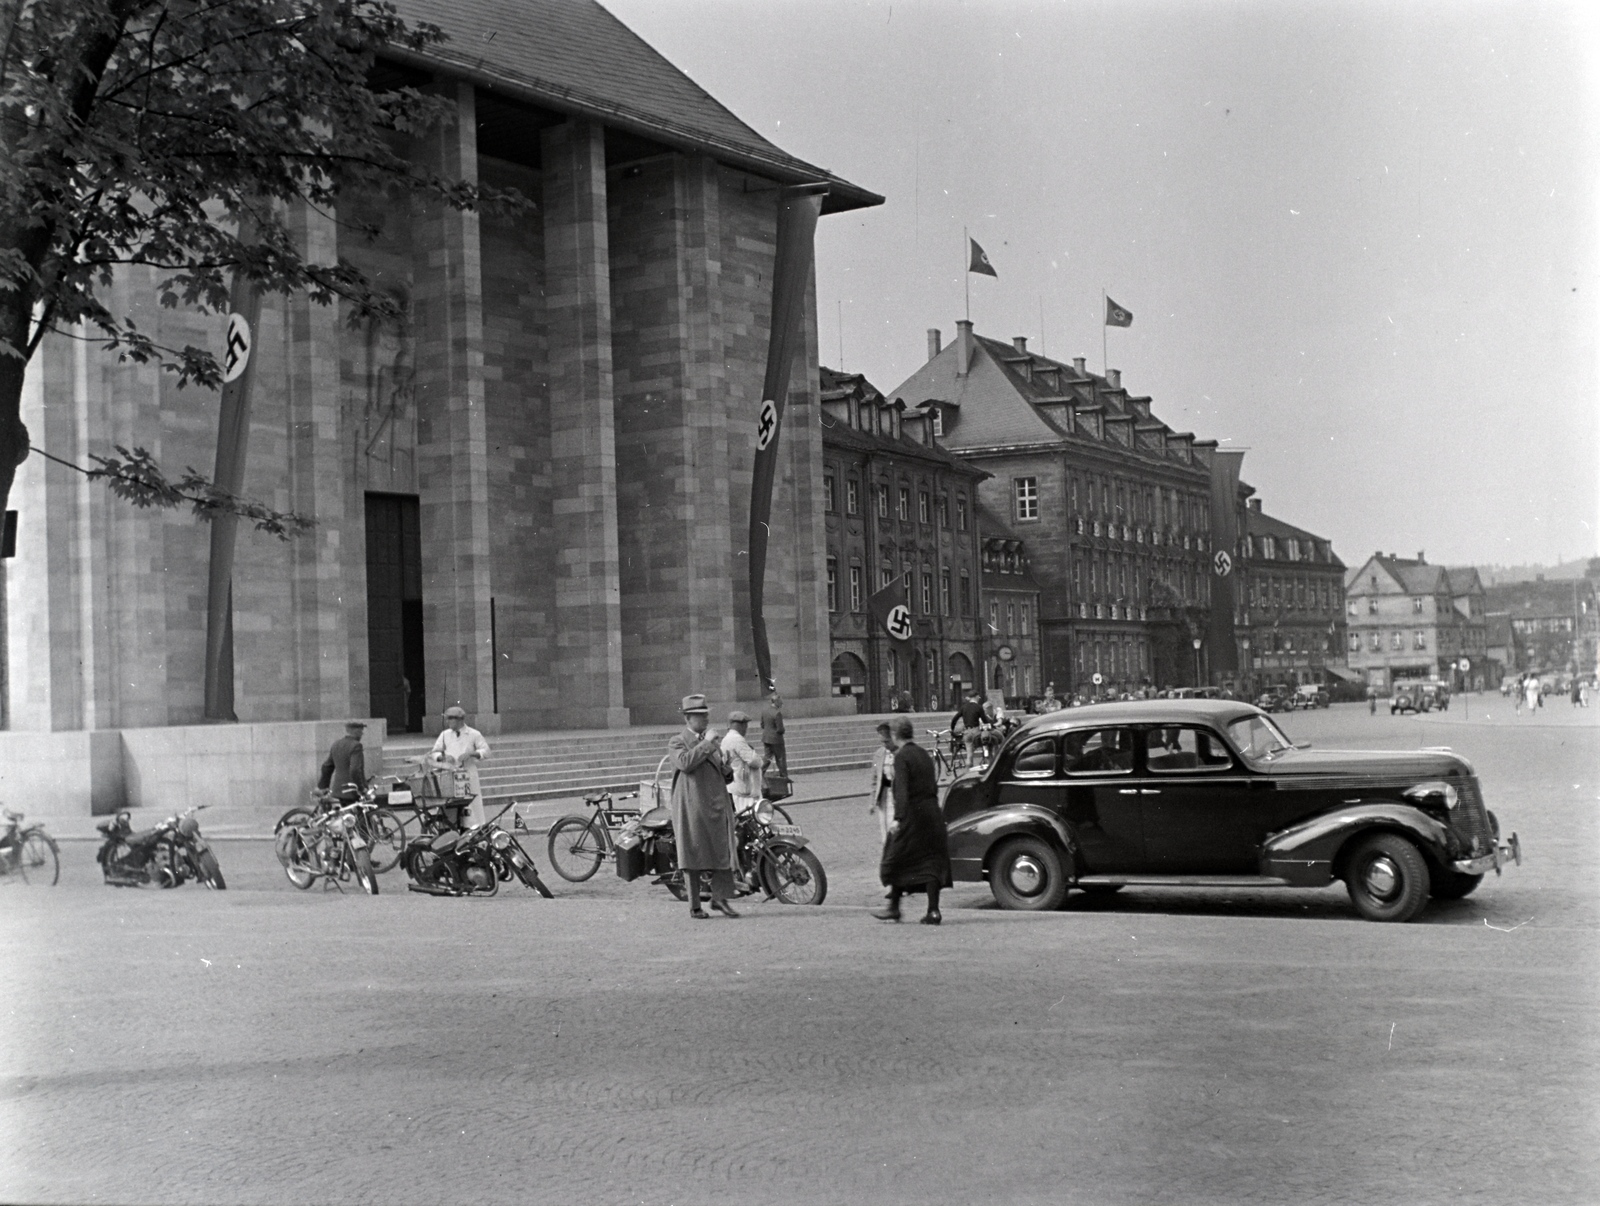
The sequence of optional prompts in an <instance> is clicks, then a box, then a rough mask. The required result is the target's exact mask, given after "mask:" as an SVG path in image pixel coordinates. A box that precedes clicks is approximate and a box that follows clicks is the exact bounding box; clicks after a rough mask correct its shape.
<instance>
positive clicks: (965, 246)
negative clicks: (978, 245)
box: [961, 226, 972, 322]
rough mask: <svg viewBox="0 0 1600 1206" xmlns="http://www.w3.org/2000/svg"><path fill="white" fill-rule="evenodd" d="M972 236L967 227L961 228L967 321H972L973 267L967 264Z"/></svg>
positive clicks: (963, 283) (962, 278) (962, 275)
mask: <svg viewBox="0 0 1600 1206" xmlns="http://www.w3.org/2000/svg"><path fill="white" fill-rule="evenodd" d="M971 245H972V236H971V235H969V234H968V233H967V228H966V227H965V226H963V227H962V228H961V269H962V270H961V284H962V287H963V288H965V290H966V293H967V321H968V322H971V321H972V269H971V268H970V267H969V266H968V264H967V257H968V256H970V255H971V254H972V251H971Z"/></svg>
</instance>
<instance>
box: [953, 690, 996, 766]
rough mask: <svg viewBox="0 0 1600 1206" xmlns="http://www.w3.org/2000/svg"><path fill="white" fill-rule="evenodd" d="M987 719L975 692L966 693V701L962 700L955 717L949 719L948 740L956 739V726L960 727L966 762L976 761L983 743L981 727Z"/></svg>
mask: <svg viewBox="0 0 1600 1206" xmlns="http://www.w3.org/2000/svg"><path fill="white" fill-rule="evenodd" d="M986 720H987V717H986V716H985V715H984V711H983V704H981V703H980V702H978V694H977V692H976V691H968V692H967V697H966V699H964V700H962V702H961V704H960V706H958V707H957V708H956V711H955V715H954V716H952V717H950V740H951V741H954V740H955V739H956V725H957V724H958V723H959V724H960V725H961V726H962V740H963V742H964V743H965V744H966V747H967V761H968V762H969V763H971V762H975V761H976V760H977V757H976V756H977V753H978V747H979V745H980V744H981V743H982V741H983V726H984V722H985V721H986Z"/></svg>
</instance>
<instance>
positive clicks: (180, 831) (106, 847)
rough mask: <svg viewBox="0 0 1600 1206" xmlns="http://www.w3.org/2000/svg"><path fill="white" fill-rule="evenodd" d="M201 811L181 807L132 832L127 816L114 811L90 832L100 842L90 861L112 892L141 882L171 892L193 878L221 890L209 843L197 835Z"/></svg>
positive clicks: (220, 871) (218, 874) (130, 817)
mask: <svg viewBox="0 0 1600 1206" xmlns="http://www.w3.org/2000/svg"><path fill="white" fill-rule="evenodd" d="M206 807H208V805H205V804H197V805H195V807H193V808H186V809H184V811H182V812H180V813H178V814H176V815H174V816H170V817H168V818H166V820H164V821H162V822H161V823H160V824H159V825H156V826H154V827H152V828H150V829H141V830H140V831H139V832H137V833H135V832H134V830H133V817H132V815H131V814H129V813H126V812H119V813H118V814H117V815H116V816H115V817H113V818H112V819H111V820H109V821H101V822H100V824H98V825H96V826H95V828H96V829H98V830H99V831H100V832H101V833H102V834H103V835H104V836H105V841H104V842H102V843H101V845H100V851H99V853H98V854H96V855H95V858H96V861H98V862H99V864H100V870H101V873H102V874H103V875H104V876H105V881H106V883H108V884H110V885H111V886H112V887H115V888H132V887H137V886H139V885H140V884H156V885H158V886H160V887H163V888H176V887H178V886H179V885H180V884H184V883H187V882H188V881H189V880H191V879H193V880H198V881H199V882H200V883H203V884H205V885H206V887H208V888H214V889H216V890H217V891H219V892H220V891H222V890H223V889H224V888H226V887H227V886H228V885H227V883H225V882H224V881H223V878H222V868H221V867H220V866H218V865H217V856H216V855H215V854H213V853H212V852H211V844H210V843H209V842H207V841H206V840H205V838H203V837H201V836H200V821H199V819H198V818H197V817H196V816H195V815H194V814H195V813H197V812H199V811H200V809H202V808H206Z"/></svg>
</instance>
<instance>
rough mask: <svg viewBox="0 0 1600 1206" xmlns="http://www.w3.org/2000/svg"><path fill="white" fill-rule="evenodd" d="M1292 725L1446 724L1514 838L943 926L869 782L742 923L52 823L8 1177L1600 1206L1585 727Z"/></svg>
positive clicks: (971, 905) (306, 1194) (15, 1034)
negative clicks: (814, 866) (446, 889)
mask: <svg viewBox="0 0 1600 1206" xmlns="http://www.w3.org/2000/svg"><path fill="white" fill-rule="evenodd" d="M1453 713H1454V708H1453V709H1452V713H1451V714H1447V716H1448V715H1453ZM1285 723H1286V725H1287V727H1289V729H1290V731H1291V732H1292V733H1293V735H1295V736H1296V737H1307V738H1310V739H1312V740H1313V741H1315V742H1316V743H1317V744H1318V745H1325V746H1369V747H1370V746H1413V747H1414V746H1417V745H1451V746H1454V747H1455V748H1456V749H1457V750H1458V751H1460V752H1462V753H1465V754H1467V755H1468V756H1469V757H1471V758H1472V759H1473V760H1474V762H1475V764H1476V765H1477V767H1478V770H1479V772H1480V774H1481V776H1482V778H1483V780H1484V784H1485V790H1486V794H1487V795H1488V798H1489V800H1490V803H1491V807H1494V808H1495V809H1496V810H1497V811H1498V812H1499V814H1500V816H1501V818H1502V821H1503V822H1504V824H1505V825H1506V826H1507V827H1508V828H1515V829H1517V830H1518V831H1519V832H1520V834H1521V836H1522V839H1523V841H1524V844H1525V850H1526V859H1525V863H1524V866H1523V867H1521V868H1513V869H1511V870H1509V871H1508V872H1507V873H1506V875H1505V876H1504V877H1503V878H1502V879H1500V880H1494V879H1491V880H1489V881H1488V882H1486V883H1485V884H1484V886H1483V888H1481V889H1480V891H1479V893H1478V894H1477V895H1475V896H1473V897H1471V898H1469V899H1467V900H1465V901H1461V902H1457V903H1454V904H1451V905H1447V906H1442V907H1433V908H1431V909H1430V910H1429V911H1428V912H1426V913H1425V914H1424V915H1423V918H1422V919H1421V920H1420V921H1419V922H1416V923H1414V924H1410V925H1404V926H1385V925H1374V924H1371V923H1367V922H1362V921H1359V920H1357V919H1356V918H1355V916H1354V914H1353V912H1352V911H1351V909H1350V908H1349V905H1348V902H1347V900H1346V898H1345V896H1344V894H1343V892H1342V891H1340V890H1337V889H1331V888H1330V889H1327V890H1324V891H1318V892H1310V893H1293V892H1282V891H1279V892H1273V891H1260V892H1226V893H1212V894H1205V893H1199V892H1191V891H1185V890H1176V889H1164V890H1142V891H1132V890H1130V891H1127V892H1124V893H1122V894H1121V895H1119V896H1118V897H1116V898H1114V899H1110V900H1099V901H1093V902H1091V901H1087V900H1084V899H1082V898H1080V897H1077V896H1074V897H1071V898H1069V903H1068V906H1067V907H1066V908H1065V909H1063V910H1062V911H1061V912H1059V913H1054V914H1049V915H1024V914H1009V913H1002V912H1000V911H999V910H997V909H996V908H994V907H993V903H992V900H991V899H990V897H989V895H988V892H987V889H986V888H983V887H981V886H970V885H968V886H963V887H960V888H958V889H957V890H956V891H955V892H953V893H950V894H949V897H948V905H947V908H946V913H945V916H946V923H945V925H944V926H943V927H941V928H939V929H933V928H929V927H923V926H917V925H901V926H891V925H884V924H882V923H878V922H874V921H872V920H871V919H870V918H869V917H868V916H867V913H866V910H867V909H868V908H869V907H871V906H872V905H873V904H875V903H876V901H877V899H878V891H879V890H878V889H877V887H876V884H875V878H874V859H873V854H872V851H871V844H872V835H873V833H874V830H873V828H872V825H871V822H870V821H869V820H868V818H867V816H866V815H865V810H864V806H863V804H862V803H861V802H860V801H843V802H834V803H819V804H811V805H800V806H798V807H797V810H796V812H797V819H798V820H800V821H801V822H802V823H803V824H804V825H805V826H806V828H807V830H808V832H811V833H813V834H814V837H815V846H816V849H817V851H818V853H819V854H820V856H821V857H822V859H823V861H824V863H825V864H826V866H827V868H828V872H829V877H830V881H831V882H830V890H829V894H828V902H827V904H825V905H824V906H822V907H821V908H806V909H802V908H795V907H786V906H780V905H753V906H751V907H749V908H748V909H747V910H746V916H745V918H744V919H742V920H739V921H736V922H735V921H728V920H723V919H717V920H714V921H710V922H693V921H691V920H690V919H689V918H688V917H687V916H686V913H685V910H684V907H683V906H682V905H679V904H677V903H676V902H673V901H672V900H671V899H670V898H669V897H667V896H666V894H665V893H664V892H663V891H662V890H661V889H659V888H652V887H649V886H648V885H646V884H645V883H643V882H639V883H634V884H623V883H621V882H620V881H618V880H617V879H616V878H615V877H614V876H613V875H611V874H610V872H609V871H608V870H604V869H603V870H602V871H601V873H600V874H599V875H597V876H596V877H595V879H594V880H592V881H590V882H589V883H587V884H583V885H571V884H564V883H562V882H561V881H558V880H554V879H553V877H552V882H553V883H554V884H555V886H556V890H557V891H558V893H559V898H558V899H556V900H553V901H545V900H541V899H539V898H537V897H536V896H534V895H533V894H532V893H529V892H527V891H526V890H524V889H522V888H520V887H518V888H515V889H511V888H507V889H504V890H502V892H501V894H500V895H499V896H497V897H495V898H493V899H489V900H474V899H469V900H439V899H433V898H428V897H422V896H417V895H414V894H408V893H405V892H404V891H402V890H401V888H402V883H401V881H400V880H399V879H398V878H397V875H398V873H391V874H389V875H387V876H385V877H383V880H382V884H383V890H384V895H381V896H379V897H377V898H368V897H363V896H359V895H339V894H338V893H328V892H322V891H312V892H308V893H299V892H296V891H294V890H292V889H291V888H290V887H289V886H288V884H287V883H286V882H285V881H284V879H283V878H282V875H281V872H280V871H279V870H278V868H277V865H276V863H275V861H274V860H273V858H272V854H271V848H270V845H269V844H267V843H264V842H230V843H223V844H222V845H221V847H220V850H221V856H222V860H223V867H224V870H225V871H226V873H227V874H228V876H229V881H230V890H229V891H228V892H227V893H226V894H222V895H218V894H215V893H209V892H206V891H204V890H203V889H199V888H195V887H192V886H191V887H186V888H184V889H181V890H178V891H174V892H157V891H154V890H149V889H145V890H113V889H109V888H105V887H103V886H100V885H99V884H98V883H97V882H96V878H95V874H94V872H95V870H96V869H95V868H94V866H93V862H92V851H93V847H92V846H89V845H87V844H83V843H74V844H69V845H67V846H66V847H64V858H65V860H66V867H65V870H64V875H63V883H62V885H61V886H60V887H59V888H56V889H54V890H48V891H47V890H43V889H26V890H19V889H16V888H12V887H7V888H3V889H0V902H3V903H0V908H3V909H4V910H5V914H6V916H7V918H8V921H9V924H8V925H7V927H6V932H5V937H4V939H3V945H0V960H3V962H0V966H3V967H4V968H5V974H4V976H3V977H0V1017H3V1019H4V1035H5V1037H4V1041H3V1042H0V1142H4V1144H5V1146H4V1151H5V1156H4V1158H0V1200H4V1201H8V1202H13V1201H57V1202H160V1203H167V1202H199V1203H232V1202H263V1203H291V1202H313V1201H314V1202H365V1201H374V1202H415V1201H430V1202H474V1203H476V1202H501V1201H505V1202H554V1203H573V1202H598V1203H612V1202H615V1203H674V1202H676V1203H694V1202H729V1201H738V1202H744V1203H761V1202H772V1201H780V1200H785V1201H799V1202H841V1201H871V1202H874V1203H877V1202H916V1203H928V1202H974V1201H994V1202H1055V1203H1060V1202H1068V1203H1080V1202H1081V1203H1124V1202H1127V1203H1135V1202H1137V1203H1175V1204H1176V1203H1219V1204H1220V1203H1247V1202H1260V1203H1287V1202H1294V1203H1317V1202H1329V1203H1368V1202H1371V1203H1384V1204H1386V1206H1387V1204H1388V1203H1393V1202H1397V1201H1398V1202H1408V1203H1428V1202H1451V1203H1463V1202H1469V1203H1470V1202H1483V1203H1497V1204H1498V1203H1508V1202H1527V1203H1541V1204H1543V1203H1568V1202H1570V1203H1588V1202H1593V1201H1595V1200H1597V1199H1600V1184H1597V1180H1596V1175H1597V1167H1596V1163H1597V1161H1596V1156H1595V1153H1596V1151H1597V1150H1600V1145H1597V1143H1596V1140H1597V1138H1600V1136H1597V1135H1596V1129H1597V1128H1596V1110H1595V1103H1596V1089H1597V1087H1600V1085H1597V1075H1596V1069H1597V1059H1596V1054H1597V1041H1596V1040H1597V1034H1596V1008H1595V1000H1596V997H1595V989H1596V974H1595V973H1596V967H1597V962H1600V960H1597V946H1596V942H1595V938H1596V930H1597V922H1600V911H1597V903H1600V893H1597V891H1596V884H1597V880H1596V876H1595V867H1594V861H1595V857H1596V836H1597V834H1596V828H1597V827H1596V822H1595V818H1596V806H1597V795H1600V791H1597V784H1600V776H1597V774H1596V770H1597V767H1600V757H1597V755H1600V733H1596V732H1595V731H1593V730H1592V729H1588V728H1582V727H1562V726H1555V725H1550V726H1542V727H1534V726H1532V725H1528V724H1524V725H1523V726H1522V727H1520V728H1519V727H1518V726H1516V725H1515V724H1513V723H1511V722H1510V718H1507V721H1506V722H1505V723H1503V724H1496V723H1491V722H1481V723H1473V722H1468V723H1465V724H1463V723H1459V722H1457V721H1454V720H1449V719H1442V718H1434V717H1428V718H1423V719H1421V720H1418V719H1413V718H1396V717H1390V716H1388V715H1386V714H1380V715H1378V716H1377V717H1369V716H1368V715H1367V714H1366V711H1365V708H1338V707H1336V708H1334V709H1332V710H1331V711H1328V712H1322V713H1315V714H1311V715H1304V716H1302V715H1296V716H1292V717H1288V718H1286V720H1285ZM811 786H812V785H809V784H805V783H802V784H801V787H802V789H803V790H805V789H808V788H810V787H811ZM812 794H824V793H820V792H813V793H812ZM538 857H539V860H540V863H541V865H542V866H543V865H545V862H546V860H545V858H544V853H543V849H542V846H540V847H539V848H538Z"/></svg>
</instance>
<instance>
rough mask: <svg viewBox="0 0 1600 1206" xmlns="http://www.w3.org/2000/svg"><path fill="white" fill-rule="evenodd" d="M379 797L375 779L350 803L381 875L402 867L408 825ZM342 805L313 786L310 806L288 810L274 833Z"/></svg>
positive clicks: (335, 798) (334, 795) (336, 797)
mask: <svg viewBox="0 0 1600 1206" xmlns="http://www.w3.org/2000/svg"><path fill="white" fill-rule="evenodd" d="M398 781H399V780H397V782H398ZM378 795H379V792H378V781H377V780H376V779H374V780H372V781H371V782H370V783H368V784H367V787H366V790H365V791H363V792H362V793H361V796H360V798H359V799H355V800H351V801H349V804H350V805H351V806H352V807H353V808H354V809H355V814H354V815H355V819H356V825H357V828H358V830H359V832H360V833H361V836H362V837H364V838H365V839H366V841H367V848H368V850H369V852H370V855H371V858H372V869H373V870H374V871H376V872H377V873H378V874H380V875H381V874H383V872H385V871H392V870H394V868H395V866H396V865H398V864H399V862H400V856H401V854H403V853H404V852H405V848H406V826H405V822H404V821H402V820H401V819H400V818H399V817H397V816H396V815H395V814H394V813H393V812H391V811H390V810H389V809H388V808H386V807H384V806H383V805H381V804H379V803H377V797H378ZM343 803H344V802H343V801H341V800H340V799H339V797H338V795H337V794H336V793H335V792H332V791H328V790H325V789H323V788H317V787H314V788H312V789H311V803H310V804H296V805H295V806H294V807H293V808H291V809H289V810H288V811H287V812H285V813H284V814H283V815H282V816H281V817H279V818H278V823H277V825H275V826H274V827H273V830H272V832H273V833H274V834H279V833H282V832H283V831H284V830H285V829H287V828H288V827H289V826H290V825H294V824H298V823H299V822H300V821H301V820H303V819H308V818H310V817H314V816H318V815H320V814H322V813H325V812H329V811H331V810H333V809H336V808H339V807H341V806H342V804H343Z"/></svg>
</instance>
